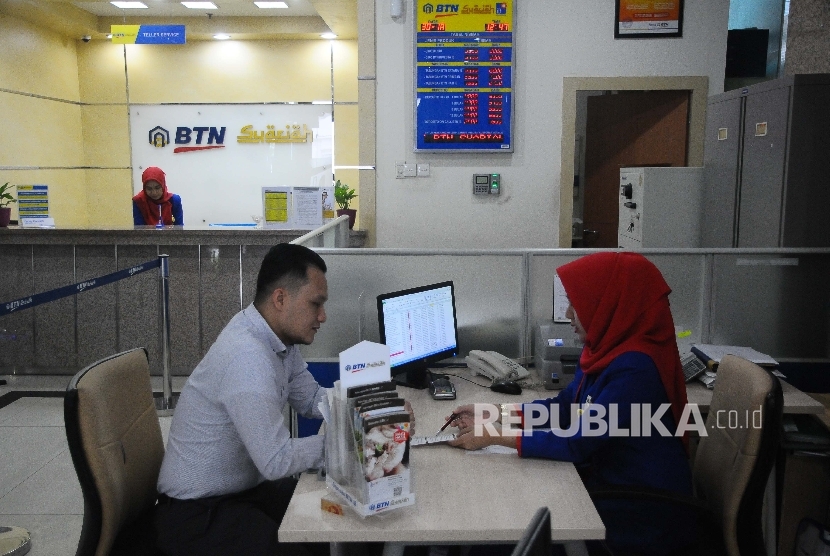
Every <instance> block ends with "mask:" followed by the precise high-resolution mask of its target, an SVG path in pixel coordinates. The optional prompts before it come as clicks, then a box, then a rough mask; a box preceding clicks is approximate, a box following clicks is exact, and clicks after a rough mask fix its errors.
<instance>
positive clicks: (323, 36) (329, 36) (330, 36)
mask: <svg viewBox="0 0 830 556" xmlns="http://www.w3.org/2000/svg"><path fill="white" fill-rule="evenodd" d="M320 37H321V38H324V39H336V38H337V35H335V34H334V33H323V34H322V35H320Z"/></svg>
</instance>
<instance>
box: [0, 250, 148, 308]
mask: <svg viewBox="0 0 830 556" xmlns="http://www.w3.org/2000/svg"><path fill="white" fill-rule="evenodd" d="M160 266H161V258H158V259H156V260H155V261H148V262H146V263H142V264H139V265H136V266H132V267H130V268H127V269H124V270H119V271H118V272H113V273H112V274H107V275H105V276H101V277H99V278H90V279H89V280H84V281H83V282H78V283H77V284H72V285H71V286H63V287H61V288H57V289H54V290H49V291H48V292H43V293H37V294H35V295H30V296H28V297H22V298H20V299H15V300H14V301H7V302H6V303H3V304H0V317H2V316H4V315H8V314H11V313H14V312H15V311H21V310H26V309H31V308H33V307H37V306H38V305H43V304H44V303H49V302H51V301H57V300H58V299H62V298H64V297H69V296H70V295H76V294H79V293H83V292H85V291H89V290H93V289H95V288H100V287H101V286H106V285H107V284H112V283H113V282H118V281H119V280H123V279H124V278H130V277H132V276H135V275H136V274H141V273H142V272H147V271H148V270H152V269H154V268H159V267H160Z"/></svg>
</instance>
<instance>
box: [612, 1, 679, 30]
mask: <svg viewBox="0 0 830 556" xmlns="http://www.w3.org/2000/svg"><path fill="white" fill-rule="evenodd" d="M683 4H684V0H615V9H614V38H615V39H665V38H678V37H682V36H683Z"/></svg>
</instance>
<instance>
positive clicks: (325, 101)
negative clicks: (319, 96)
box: [311, 100, 331, 104]
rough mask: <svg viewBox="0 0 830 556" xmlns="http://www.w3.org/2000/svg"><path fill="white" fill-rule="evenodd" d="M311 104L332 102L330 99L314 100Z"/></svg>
mask: <svg viewBox="0 0 830 556" xmlns="http://www.w3.org/2000/svg"><path fill="white" fill-rule="evenodd" d="M311 104H331V101H330V100H312V101H311Z"/></svg>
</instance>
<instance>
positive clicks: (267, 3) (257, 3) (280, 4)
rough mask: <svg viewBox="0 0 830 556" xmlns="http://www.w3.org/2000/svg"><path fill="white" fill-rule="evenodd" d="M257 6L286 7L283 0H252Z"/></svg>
mask: <svg viewBox="0 0 830 556" xmlns="http://www.w3.org/2000/svg"><path fill="white" fill-rule="evenodd" d="M254 4H256V5H257V7H258V8H287V7H288V4H286V3H285V2H254Z"/></svg>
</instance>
